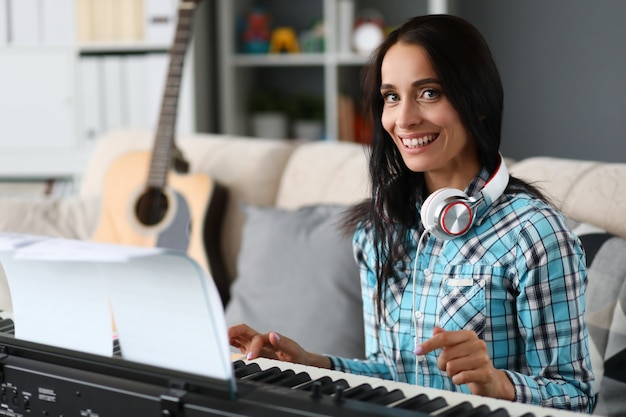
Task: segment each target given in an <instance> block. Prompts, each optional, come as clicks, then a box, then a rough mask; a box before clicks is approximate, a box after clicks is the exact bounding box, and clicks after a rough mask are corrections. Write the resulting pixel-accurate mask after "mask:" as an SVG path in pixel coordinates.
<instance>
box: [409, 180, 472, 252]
mask: <svg viewBox="0 0 626 417" xmlns="http://www.w3.org/2000/svg"><path fill="white" fill-rule="evenodd" d="M467 200H468V197H467V194H465V193H464V192H463V191H461V190H458V189H456V188H441V189H439V190H437V191H435V192H433V193H432V194H431V195H429V196H428V198H427V199H426V200H425V201H424V204H422V211H421V218H422V224H423V225H424V228H425V229H426V230H427V231H429V232H430V233H432V234H434V235H435V236H436V237H438V238H440V239H445V240H448V239H452V238H454V237H457V236H458V235H456V236H455V235H453V234H450V233H448V232H447V231H446V230H445V228H444V227H443V225H442V218H441V215H442V214H445V212H446V207H448V206H451V205H453V204H457V203H462V204H465V205H466V203H465V202H466V201H467ZM470 215H471V213H470Z"/></svg>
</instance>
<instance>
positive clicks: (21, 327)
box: [0, 233, 235, 390]
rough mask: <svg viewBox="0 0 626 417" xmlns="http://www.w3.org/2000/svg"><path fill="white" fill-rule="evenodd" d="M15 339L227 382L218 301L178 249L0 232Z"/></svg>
mask: <svg viewBox="0 0 626 417" xmlns="http://www.w3.org/2000/svg"><path fill="white" fill-rule="evenodd" d="M0 263H1V264H2V267H3V269H4V271H5V274H6V277H7V281H8V284H9V288H10V292H11V300H12V304H13V318H14V321H15V336H16V338H18V339H22V340H27V341H31V342H36V343H41V344H46V345H51V346H56V347H59V348H65V349H72V350H77V351H81V352H86V353H91V354H97V355H103V356H111V355H112V346H113V343H112V341H113V338H114V337H117V338H118V341H119V344H120V346H121V350H122V354H123V358H124V360H129V361H133V362H138V363H143V364H147V365H153V366H159V367H163V368H169V369H176V370H179V371H183V372H189V373H193V374H198V375H201V376H206V377H210V378H215V379H219V380H224V381H229V383H230V384H231V387H232V389H233V390H234V389H235V382H234V378H233V371H232V363H231V359H230V349H229V346H228V340H227V328H226V322H225V319H224V313H223V307H222V302H221V300H220V298H219V294H218V292H217V289H216V287H215V284H214V282H213V280H212V279H211V278H210V277H209V276H207V274H206V272H205V271H204V269H203V268H201V267H200V266H199V265H198V264H197V263H196V262H195V261H194V260H193V259H191V258H190V257H188V256H187V255H186V254H185V253H182V252H177V251H172V250H166V249H161V248H141V247H134V246H124V245H116V244H102V243H94V242H87V241H79V240H71V239H60V238H48V237H42V236H31V235H20V234H14V233H0Z"/></svg>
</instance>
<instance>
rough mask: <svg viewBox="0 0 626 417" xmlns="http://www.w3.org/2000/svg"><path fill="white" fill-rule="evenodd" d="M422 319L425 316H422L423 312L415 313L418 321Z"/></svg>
mask: <svg viewBox="0 0 626 417" xmlns="http://www.w3.org/2000/svg"><path fill="white" fill-rule="evenodd" d="M422 317H423V314H422V312H421V311H416V312H415V318H416V319H418V320H419V319H421V318H422Z"/></svg>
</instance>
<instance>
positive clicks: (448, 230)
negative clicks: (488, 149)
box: [421, 155, 509, 240]
mask: <svg viewBox="0 0 626 417" xmlns="http://www.w3.org/2000/svg"><path fill="white" fill-rule="evenodd" d="M508 183H509V171H508V169H507V168H506V164H505V163H504V161H503V159H502V155H500V162H499V163H498V167H497V168H496V171H495V172H494V174H493V175H492V176H491V178H489V180H488V181H487V183H486V184H485V186H484V187H483V188H482V189H481V190H480V192H479V193H478V194H476V195H473V196H471V197H468V196H467V194H465V193H464V192H463V191H461V190H458V189H456V188H441V189H439V190H437V191H435V192H433V193H432V194H431V195H430V196H428V198H427V199H426V201H424V204H422V213H421V218H422V224H423V225H424V228H425V229H426V231H428V232H430V233H432V234H433V235H434V236H436V237H438V238H439V239H443V240H449V239H454V238H456V237H459V236H463V235H464V234H465V233H467V231H468V230H469V229H470V228H471V227H472V225H473V224H474V220H475V218H476V212H477V211H478V209H479V208H480V207H482V206H488V205H490V204H491V203H492V202H493V201H495V200H497V199H498V198H499V197H500V196H501V195H502V193H503V192H504V190H505V189H506V186H507V185H508Z"/></svg>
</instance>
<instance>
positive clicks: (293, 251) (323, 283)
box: [226, 205, 364, 358]
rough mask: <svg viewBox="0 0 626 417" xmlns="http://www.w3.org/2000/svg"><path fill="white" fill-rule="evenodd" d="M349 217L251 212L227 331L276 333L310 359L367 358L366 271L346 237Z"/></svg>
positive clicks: (307, 211) (336, 209) (323, 209)
mask: <svg viewBox="0 0 626 417" xmlns="http://www.w3.org/2000/svg"><path fill="white" fill-rule="evenodd" d="M345 209H346V207H345V206H340V205H315V206H307V207H303V208H301V209H298V210H283V209H277V208H269V207H256V206H251V205H246V206H244V208H243V210H244V212H245V216H246V222H245V225H244V228H243V236H242V244H241V250H240V252H239V257H238V263H237V267H238V277H237V279H236V280H235V281H234V283H233V285H232V287H231V300H230V302H229V303H228V305H227V307H226V322H227V324H228V325H229V326H231V325H234V324H238V323H246V324H248V325H249V326H251V327H252V328H254V329H256V330H257V331H259V332H262V333H265V332H267V331H270V330H275V331H277V332H279V333H280V334H282V335H284V336H287V337H289V338H291V339H294V340H295V341H296V342H298V343H299V344H300V345H301V346H302V347H303V348H304V349H306V350H308V351H311V352H316V353H326V354H333V355H339V356H343V357H354V358H357V357H358V358H362V357H363V356H364V336H363V308H362V304H361V303H362V301H361V287H360V280H359V271H358V267H357V265H356V263H355V260H354V255H353V253H352V237H351V236H347V235H345V234H343V233H342V232H341V231H340V222H341V217H342V214H343V212H344V211H345Z"/></svg>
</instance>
